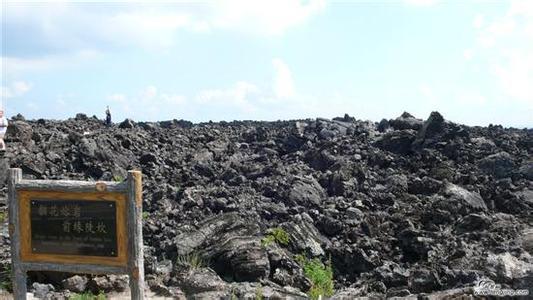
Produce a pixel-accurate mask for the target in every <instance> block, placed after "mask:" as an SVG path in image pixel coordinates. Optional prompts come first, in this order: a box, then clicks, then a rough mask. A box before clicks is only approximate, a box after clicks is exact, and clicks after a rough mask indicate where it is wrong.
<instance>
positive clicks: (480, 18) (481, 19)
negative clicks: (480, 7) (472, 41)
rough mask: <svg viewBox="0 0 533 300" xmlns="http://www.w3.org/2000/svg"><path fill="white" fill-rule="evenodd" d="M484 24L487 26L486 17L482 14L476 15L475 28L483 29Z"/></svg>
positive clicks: (473, 23)
mask: <svg viewBox="0 0 533 300" xmlns="http://www.w3.org/2000/svg"><path fill="white" fill-rule="evenodd" d="M483 24H485V16H484V15H482V14H478V15H476V17H475V18H474V21H473V22H472V25H473V26H474V28H481V27H483Z"/></svg>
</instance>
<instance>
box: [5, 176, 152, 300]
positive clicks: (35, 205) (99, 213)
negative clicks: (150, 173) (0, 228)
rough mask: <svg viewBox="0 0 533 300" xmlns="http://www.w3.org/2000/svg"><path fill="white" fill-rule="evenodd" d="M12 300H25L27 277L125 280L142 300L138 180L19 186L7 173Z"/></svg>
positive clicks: (19, 178) (22, 183)
mask: <svg viewBox="0 0 533 300" xmlns="http://www.w3.org/2000/svg"><path fill="white" fill-rule="evenodd" d="M8 193H9V194H8V198H9V199H8V205H9V234H10V237H11V261H12V272H13V274H12V276H13V296H14V298H15V299H17V300H18V299H26V293H27V287H26V280H27V278H26V273H27V272H28V271H58V272H70V273H88V274H128V275H129V277H130V290H131V299H135V300H137V299H144V296H143V290H144V266H143V242H142V174H141V172H139V171H129V172H128V178H127V180H126V181H125V182H120V183H119V182H86V181H63V180H56V181H52V180H23V179H22V170H21V169H10V170H9V181H8Z"/></svg>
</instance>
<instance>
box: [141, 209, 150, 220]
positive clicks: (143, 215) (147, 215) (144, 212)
mask: <svg viewBox="0 0 533 300" xmlns="http://www.w3.org/2000/svg"><path fill="white" fill-rule="evenodd" d="M149 216H150V213H149V212H147V211H143V213H142V217H143V220H147V219H148V217H149Z"/></svg>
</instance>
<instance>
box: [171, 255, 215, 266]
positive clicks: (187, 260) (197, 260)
mask: <svg viewBox="0 0 533 300" xmlns="http://www.w3.org/2000/svg"><path fill="white" fill-rule="evenodd" d="M176 265H177V266H178V267H182V268H183V267H184V268H187V269H189V270H197V269H201V268H203V267H205V266H207V262H206V261H205V259H203V258H202V257H201V256H200V255H199V254H198V253H189V254H186V255H179V256H178V258H177V259H176Z"/></svg>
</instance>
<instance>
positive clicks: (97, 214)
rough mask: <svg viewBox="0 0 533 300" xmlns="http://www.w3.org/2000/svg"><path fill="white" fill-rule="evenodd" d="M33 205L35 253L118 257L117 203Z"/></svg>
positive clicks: (45, 202)
mask: <svg viewBox="0 0 533 300" xmlns="http://www.w3.org/2000/svg"><path fill="white" fill-rule="evenodd" d="M30 203H31V205H30V208H31V213H30V215H31V241H32V243H31V245H32V249H31V250H32V252H33V253H54V254H71V255H92V256H117V237H116V204H115V202H114V201H76V200H39V199H32V200H31V202H30Z"/></svg>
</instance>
